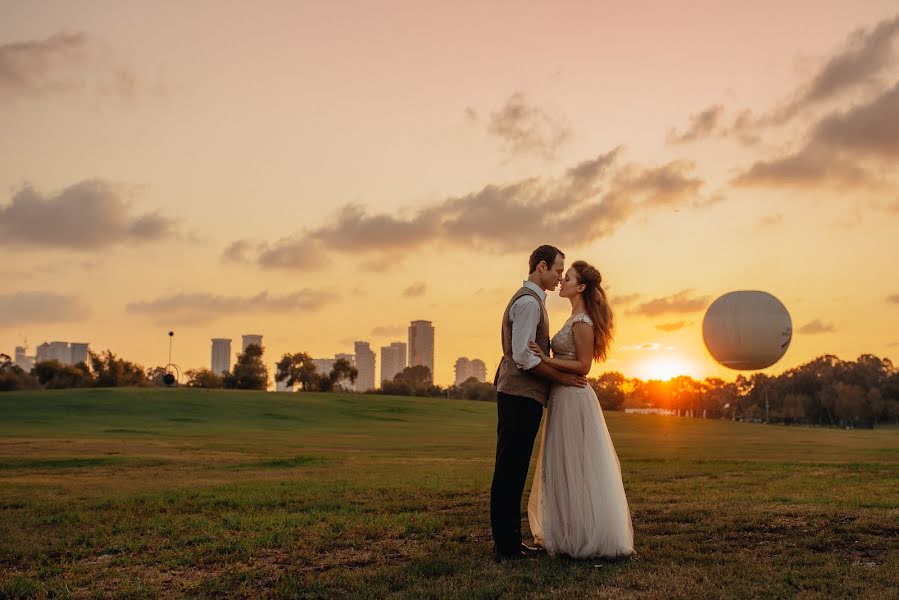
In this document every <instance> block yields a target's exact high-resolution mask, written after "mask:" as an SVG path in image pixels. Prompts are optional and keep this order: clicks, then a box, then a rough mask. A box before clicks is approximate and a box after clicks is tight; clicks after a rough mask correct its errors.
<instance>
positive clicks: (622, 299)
mask: <svg viewBox="0 0 899 600" xmlns="http://www.w3.org/2000/svg"><path fill="white" fill-rule="evenodd" d="M603 287H605V286H603ZM642 297H643V294H617V295H615V296H612V297H611V298H609V303H610V304H611V305H612V306H625V305H628V304H633V303H634V302H636V301H637V300H639V299H640V298H642Z"/></svg>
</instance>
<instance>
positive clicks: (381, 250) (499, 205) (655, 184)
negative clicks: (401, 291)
mask: <svg viewBox="0 0 899 600" xmlns="http://www.w3.org/2000/svg"><path fill="white" fill-rule="evenodd" d="M621 153H622V149H621V148H615V149H613V150H611V151H609V152H606V153H604V154H600V155H599V156H597V157H596V158H592V159H589V160H585V161H583V162H581V163H579V164H577V165H575V166H573V167H571V168H570V169H568V170H567V171H566V172H565V173H564V174H563V175H562V176H560V177H557V178H554V179H548V180H542V179H539V178H529V179H523V180H521V181H517V182H514V183H509V184H501V185H496V184H491V185H488V186H486V187H484V188H483V189H481V190H479V191H476V192H472V193H470V194H467V195H464V196H460V197H454V198H447V199H445V200H443V201H442V202H438V203H436V204H433V205H431V206H425V207H423V208H419V209H418V210H416V211H415V212H411V213H406V214H403V213H401V214H396V215H392V214H369V213H368V212H367V211H366V210H365V209H364V208H363V207H361V206H359V205H355V204H350V205H346V206H344V207H342V208H340V209H339V210H338V211H337V213H336V215H335V217H334V218H333V219H332V220H331V221H330V222H328V223H327V224H325V225H322V226H320V227H318V228H314V229H311V230H307V231H305V232H304V233H302V234H299V235H297V236H295V237H291V238H284V239H282V240H280V241H278V242H277V243H276V244H274V245H273V246H272V247H271V248H267V249H266V250H265V251H263V252H262V253H261V254H259V255H258V256H257V257H256V259H255V260H256V262H257V263H258V264H259V265H260V266H262V267H264V268H283V269H312V268H321V267H323V266H324V265H326V264H327V260H326V259H327V256H328V255H329V254H330V253H343V254H346V255H351V256H353V258H354V260H357V261H363V262H364V263H365V264H366V265H369V266H373V265H391V264H397V263H398V262H399V261H400V260H401V259H402V257H403V256H405V255H406V254H408V253H409V252H412V251H415V250H418V249H420V248H422V247H423V246H426V245H429V244H442V245H445V246H453V247H457V248H465V249H469V250H477V251H485V252H494V253H503V254H505V253H510V252H524V251H530V250H532V249H533V247H534V245H535V240H547V241H551V242H552V243H553V244H555V245H557V246H559V247H561V248H563V250H564V249H565V248H567V247H572V246H573V247H582V246H584V245H587V244H589V243H591V242H593V241H595V240H597V239H599V238H602V237H606V236H609V235H611V234H612V233H614V232H615V231H616V230H617V229H618V228H619V227H621V226H622V225H623V224H624V223H626V222H627V221H628V220H629V219H631V218H633V217H636V216H640V217H646V216H649V215H651V214H653V213H655V212H659V211H668V210H677V209H678V208H680V207H686V206H691V207H696V208H699V207H702V206H707V205H708V204H709V201H708V200H707V199H704V198H703V197H702V195H701V189H702V187H703V181H702V180H701V179H699V178H697V177H695V176H693V174H692V173H693V170H694V168H695V165H694V164H693V163H691V162H689V161H683V160H678V161H672V162H669V163H667V164H664V165H661V166H652V167H645V166H642V165H639V164H635V163H628V164H623V165H619V160H618V159H619V157H620V155H621Z"/></svg>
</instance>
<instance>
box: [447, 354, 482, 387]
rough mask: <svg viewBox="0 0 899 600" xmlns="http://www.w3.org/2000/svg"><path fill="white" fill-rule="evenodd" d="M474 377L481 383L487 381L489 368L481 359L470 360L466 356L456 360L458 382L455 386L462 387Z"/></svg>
mask: <svg viewBox="0 0 899 600" xmlns="http://www.w3.org/2000/svg"><path fill="white" fill-rule="evenodd" d="M472 377H474V378H475V379H477V380H478V381H480V382H481V383H484V381H486V379H487V366H486V365H485V364H484V361H482V360H481V359H479V358H474V359H472V360H468V359H467V358H465V357H464V356H463V357H461V358H457V359H456V382H455V385H462V384H463V383H465V382H466V381H468V380H469V379H471V378H472Z"/></svg>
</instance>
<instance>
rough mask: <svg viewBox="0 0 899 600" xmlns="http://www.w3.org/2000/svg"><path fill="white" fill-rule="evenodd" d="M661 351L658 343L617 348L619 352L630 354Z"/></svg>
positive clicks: (660, 345)
mask: <svg viewBox="0 0 899 600" xmlns="http://www.w3.org/2000/svg"><path fill="white" fill-rule="evenodd" d="M661 349H662V344H660V343H659V342H643V343H642V344H633V345H629V346H628V345H625V346H621V347H620V348H619V350H625V351H630V352H658V351H659V350H661Z"/></svg>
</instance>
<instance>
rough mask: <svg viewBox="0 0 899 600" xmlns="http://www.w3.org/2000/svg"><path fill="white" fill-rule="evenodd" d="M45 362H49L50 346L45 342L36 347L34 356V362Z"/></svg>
mask: <svg viewBox="0 0 899 600" xmlns="http://www.w3.org/2000/svg"><path fill="white" fill-rule="evenodd" d="M45 360H50V344H48V343H47V342H44V343H43V344H41V345H40V346H38V347H37V352H36V353H35V355H34V362H36V363H39V362H44V361H45Z"/></svg>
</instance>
